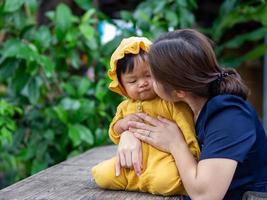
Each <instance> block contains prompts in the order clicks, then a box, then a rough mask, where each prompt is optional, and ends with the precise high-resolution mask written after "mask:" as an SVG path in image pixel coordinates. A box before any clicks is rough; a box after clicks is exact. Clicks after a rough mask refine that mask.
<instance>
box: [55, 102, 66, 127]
mask: <svg viewBox="0 0 267 200" xmlns="http://www.w3.org/2000/svg"><path fill="white" fill-rule="evenodd" d="M54 111H55V112H56V114H57V116H58V118H59V120H60V121H61V122H63V123H64V124H67V123H68V114H67V111H65V110H64V108H63V107H62V106H56V107H54Z"/></svg>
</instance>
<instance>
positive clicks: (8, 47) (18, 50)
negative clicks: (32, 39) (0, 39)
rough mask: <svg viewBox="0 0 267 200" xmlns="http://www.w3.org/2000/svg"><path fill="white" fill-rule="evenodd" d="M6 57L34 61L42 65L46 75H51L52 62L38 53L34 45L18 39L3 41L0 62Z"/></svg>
mask: <svg viewBox="0 0 267 200" xmlns="http://www.w3.org/2000/svg"><path fill="white" fill-rule="evenodd" d="M6 58H20V59H25V60H27V61H28V62H36V63H38V64H39V65H41V66H42V67H43V69H44V71H45V74H46V76H48V77H50V76H51V74H52V72H53V69H54V64H53V62H52V61H51V60H50V59H49V58H48V57H46V56H43V55H40V54H39V53H38V52H37V48H36V46H35V45H33V44H30V43H29V44H25V43H23V42H21V41H19V40H9V41H7V42H6V43H5V45H4V49H3V57H2V58H1V60H0V64H1V63H2V62H3V61H5V59H6Z"/></svg>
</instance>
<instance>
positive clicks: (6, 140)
mask: <svg viewBox="0 0 267 200" xmlns="http://www.w3.org/2000/svg"><path fill="white" fill-rule="evenodd" d="M0 136H1V137H0V139H1V142H2V143H3V146H4V145H8V144H9V145H10V144H12V142H13V137H12V133H11V132H10V131H9V130H8V129H7V128H6V127H3V128H1V130H0Z"/></svg>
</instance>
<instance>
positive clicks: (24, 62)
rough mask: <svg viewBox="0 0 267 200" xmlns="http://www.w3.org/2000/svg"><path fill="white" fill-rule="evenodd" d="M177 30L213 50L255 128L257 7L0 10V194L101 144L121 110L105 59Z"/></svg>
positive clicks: (190, 3)
mask: <svg viewBox="0 0 267 200" xmlns="http://www.w3.org/2000/svg"><path fill="white" fill-rule="evenodd" d="M178 28H195V29H197V30H199V31H201V32H202V33H204V34H206V35H207V36H208V37H210V38H211V39H212V40H213V41H214V48H215V51H216V54H217V56H218V59H219V62H220V64H221V65H222V66H224V67H234V68H236V69H237V70H238V71H239V72H240V73H241V75H242V77H243V78H244V79H245V82H246V83H247V84H248V86H249V87H250V89H251V94H250V96H249V101H250V102H251V103H252V104H253V105H254V106H255V108H256V110H257V112H258V114H259V116H260V117H261V119H262V120H263V121H264V122H265V121H266V120H265V118H266V117H265V115H266V114H267V112H266V111H265V112H264V110H266V109H265V108H267V106H265V102H266V103H267V98H266V97H265V95H267V92H264V89H266V90H267V87H264V85H267V80H265V79H266V78H264V77H266V76H267V71H266V70H264V69H267V57H265V61H264V54H265V52H266V50H267V45H266V43H265V42H264V38H265V37H266V35H267V3H266V1H265V0H250V1H249V0H247V1H241V0H213V1H211V0H201V1H197V0H161V1H159V0H128V1H127V0H94V1H93V0H91V1H90V0H0V189H1V188H3V187H6V186H8V185H10V184H12V183H14V182H15V181H18V180H20V179H22V178H25V177H27V176H29V175H32V174H34V173H36V172H38V171H40V170H42V169H45V168H47V167H49V166H51V165H54V164H56V163H58V162H60V161H63V160H65V159H68V158H69V157H72V156H75V155H78V154H80V153H82V152H84V151H86V150H88V149H90V148H93V147H96V146H99V145H105V144H110V141H109V139H108V132H107V131H108V126H109V123H110V121H111V119H112V117H113V115H114V113H115V109H116V106H117V105H118V103H119V102H120V101H121V97H119V96H118V95H116V94H113V93H112V92H110V91H109V90H108V88H107V85H108V83H109V80H108V78H107V75H106V71H107V69H108V66H109V59H110V56H111V54H112V52H113V51H114V49H115V48H116V46H117V45H118V44H119V42H120V41H121V39H122V38H124V37H129V36H133V35H138V36H146V37H148V38H149V39H151V40H153V39H155V38H157V37H158V36H159V35H160V34H162V33H164V32H166V31H171V30H175V29H178ZM266 41H267V40H266ZM264 63H265V65H264ZM264 73H265V74H266V76H264Z"/></svg>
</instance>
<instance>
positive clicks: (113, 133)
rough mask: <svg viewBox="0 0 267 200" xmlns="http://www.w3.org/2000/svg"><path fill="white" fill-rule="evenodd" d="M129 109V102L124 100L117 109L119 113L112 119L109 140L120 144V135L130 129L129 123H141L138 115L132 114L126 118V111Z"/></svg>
mask: <svg viewBox="0 0 267 200" xmlns="http://www.w3.org/2000/svg"><path fill="white" fill-rule="evenodd" d="M127 107H128V100H124V101H123V102H121V103H120V105H119V106H118V107H117V112H116V114H115V116H114V118H113V119H112V121H111V123H110V126H109V138H110V139H111V140H112V141H113V142H114V143H115V144H118V143H119V141H120V135H121V134H122V133H123V132H124V131H127V130H128V129H129V126H128V122H129V121H140V118H139V117H138V116H137V115H136V114H134V113H133V114H130V115H127V116H125V111H126V110H127Z"/></svg>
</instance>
